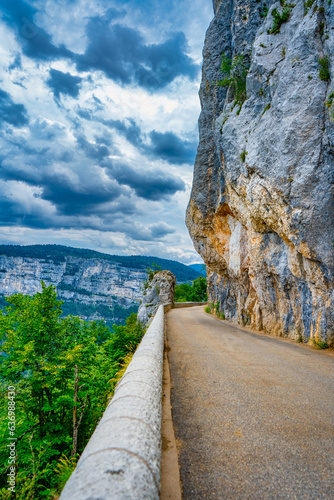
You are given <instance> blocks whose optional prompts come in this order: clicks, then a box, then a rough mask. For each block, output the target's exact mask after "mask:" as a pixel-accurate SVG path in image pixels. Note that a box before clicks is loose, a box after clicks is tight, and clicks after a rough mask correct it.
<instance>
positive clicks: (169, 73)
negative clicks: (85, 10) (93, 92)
mask: <svg viewBox="0 0 334 500" xmlns="http://www.w3.org/2000/svg"><path fill="white" fill-rule="evenodd" d="M114 13H115V11H112V12H110V11H108V12H107V14H106V15H105V16H96V17H94V18H91V19H90V20H89V21H88V23H87V26H86V35H87V38H88V45H87V48H86V51H85V53H84V54H79V55H76V56H75V57H74V60H75V61H76V63H77V68H78V70H81V71H90V70H92V69H96V70H100V71H103V72H104V73H105V75H106V76H107V77H108V78H111V79H113V80H115V81H117V82H120V83H124V84H130V83H137V84H139V85H140V86H142V87H144V88H146V89H148V90H157V89H161V88H163V87H165V86H166V85H168V84H169V83H170V82H172V81H173V80H174V79H175V78H176V77H177V76H179V75H183V76H188V77H190V78H195V77H196V76H197V74H198V66H197V65H195V64H194V62H193V61H192V59H191V58H190V57H188V56H187V55H186V53H185V52H186V50H187V43H186V39H185V36H184V34H183V33H175V34H173V35H172V36H171V37H170V38H169V39H168V40H167V41H166V42H164V43H161V44H151V45H147V44H146V43H145V41H144V39H143V37H142V36H141V34H140V33H139V32H138V31H136V30H135V29H133V28H129V27H127V26H125V25H121V24H111V19H112V18H113V16H114V15H115V14H114Z"/></svg>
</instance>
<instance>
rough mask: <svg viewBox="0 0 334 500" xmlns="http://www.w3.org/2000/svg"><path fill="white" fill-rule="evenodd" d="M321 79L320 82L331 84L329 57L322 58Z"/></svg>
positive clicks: (320, 62) (320, 61)
mask: <svg viewBox="0 0 334 500" xmlns="http://www.w3.org/2000/svg"><path fill="white" fill-rule="evenodd" d="M319 64H320V68H319V78H320V80H323V81H324V82H329V79H330V76H331V75H330V72H329V60H328V56H325V57H322V58H320V59H319Z"/></svg>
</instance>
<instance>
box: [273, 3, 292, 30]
mask: <svg viewBox="0 0 334 500" xmlns="http://www.w3.org/2000/svg"><path fill="white" fill-rule="evenodd" d="M291 11H292V8H291V7H284V9H283V10H282V13H280V12H279V11H278V10H277V9H273V10H272V12H271V14H272V16H273V18H274V23H273V27H272V28H271V30H268V34H269V35H277V34H278V33H279V32H280V31H281V26H282V24H283V23H286V22H287V21H288V20H289V17H290V14H291Z"/></svg>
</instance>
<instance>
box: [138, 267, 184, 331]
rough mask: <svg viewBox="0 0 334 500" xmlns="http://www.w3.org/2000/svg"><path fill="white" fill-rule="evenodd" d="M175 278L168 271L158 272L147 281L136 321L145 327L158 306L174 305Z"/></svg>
mask: <svg viewBox="0 0 334 500" xmlns="http://www.w3.org/2000/svg"><path fill="white" fill-rule="evenodd" d="M175 285H176V278H175V276H174V274H173V273H171V272H170V271H159V272H157V273H155V275H154V276H153V277H152V279H151V280H148V281H147V284H146V288H145V291H144V294H143V299H142V302H141V304H140V306H139V309H138V316H137V318H138V321H139V322H140V323H141V324H142V325H146V324H147V323H149V322H150V319H151V318H153V316H154V315H155V313H156V312H157V310H158V307H159V306H160V305H166V304H171V305H174V292H175Z"/></svg>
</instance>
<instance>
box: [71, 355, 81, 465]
mask: <svg viewBox="0 0 334 500" xmlns="http://www.w3.org/2000/svg"><path fill="white" fill-rule="evenodd" d="M78 385H79V377H78V365H75V368H74V407H73V446H72V451H71V457H74V456H75V454H76V452H77V443H78V424H77V402H78Z"/></svg>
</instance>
